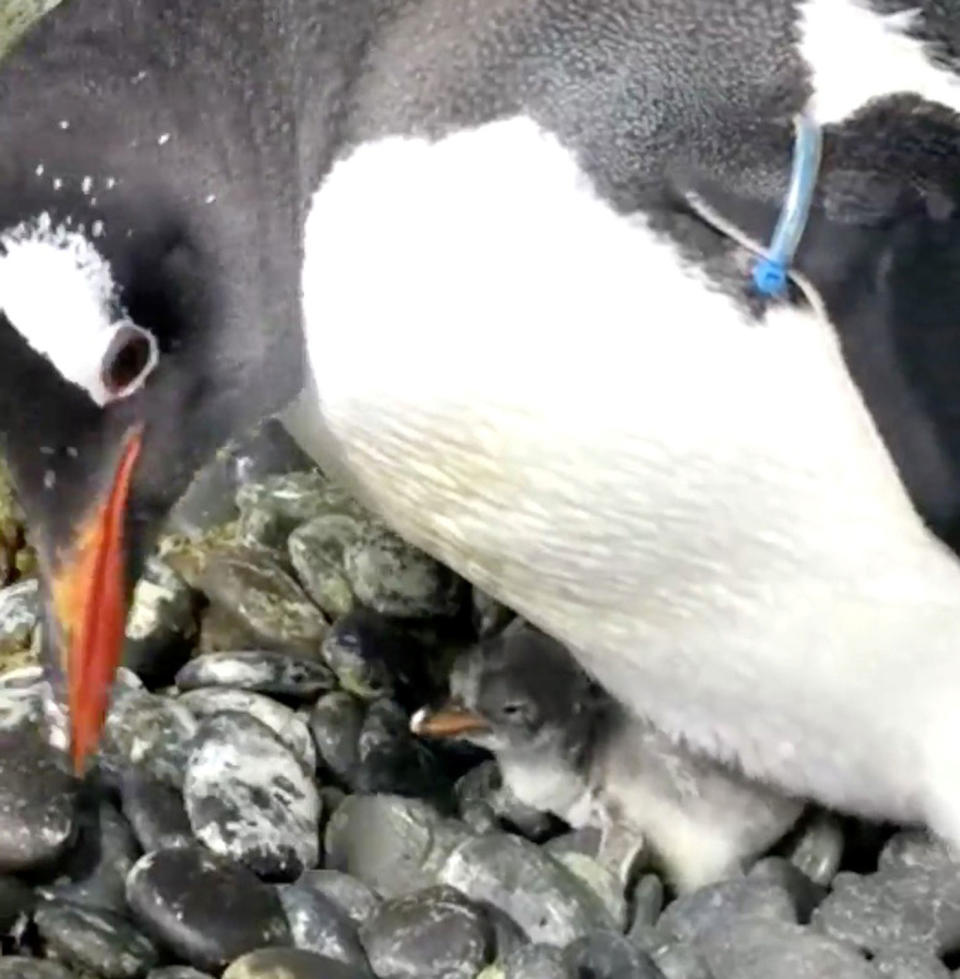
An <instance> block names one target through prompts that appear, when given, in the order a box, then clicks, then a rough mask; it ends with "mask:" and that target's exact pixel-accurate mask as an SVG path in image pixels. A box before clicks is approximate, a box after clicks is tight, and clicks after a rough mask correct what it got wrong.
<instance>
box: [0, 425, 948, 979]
mask: <svg viewBox="0 0 960 979" xmlns="http://www.w3.org/2000/svg"><path fill="white" fill-rule="evenodd" d="M33 566H34V563H33V557H32V554H31V552H30V550H29V548H28V547H27V546H26V542H25V539H24V535H23V530H22V526H21V521H20V518H19V515H18V513H17V511H16V507H15V504H14V503H13V501H12V499H11V498H10V495H9V493H8V491H7V490H5V489H4V488H3V485H2V478H0V583H2V584H3V585H4V587H2V588H0V654H2V655H3V656H4V657H5V662H6V664H7V665H8V666H15V667H16V669H13V670H8V672H6V673H4V674H3V675H0V948H2V952H3V955H2V957H0V979H3V977H7V976H16V977H19V979H70V977H103V979H127V977H144V976H149V977H150V979H201V977H203V976H221V975H222V976H224V977H226V979H277V977H280V979H299V977H315V979H374V977H379V979H827V977H829V979H878V977H893V979H947V977H950V976H951V975H956V976H960V971H958V972H956V973H951V971H950V970H951V968H954V967H956V966H957V965H958V964H960V957H958V956H960V867H958V866H957V865H956V864H955V863H953V862H952V861H951V860H950V858H949V857H948V856H947V854H946V853H944V851H943V850H942V849H941V847H940V846H938V845H937V844H936V843H935V842H933V841H931V840H930V839H928V838H926V837H925V836H924V835H923V834H921V833H919V832H917V831H905V830H896V829H894V828H883V827H873V826H867V825H864V824H861V823H857V822H853V821H850V820H841V819H838V818H836V817H834V816H832V815H830V814H828V813H823V812H819V811H811V812H810V813H809V814H808V815H807V816H806V817H805V819H804V821H803V823H802V825H801V826H800V827H799V828H798V829H797V831H795V832H794V833H793V834H792V836H791V837H790V838H789V839H787V840H785V841H783V842H782V843H781V844H780V846H778V848H777V850H776V852H775V853H774V854H770V855H767V856H766V857H764V858H763V859H761V860H760V861H759V862H757V863H756V864H755V865H754V866H753V867H752V868H750V869H749V871H748V873H747V874H746V875H745V876H743V877H740V878H737V879H733V880H729V881H725V882H722V883H719V884H717V885H714V886H711V887H707V888H704V889H703V890H701V891H699V892H697V893H694V894H691V895H687V896H684V897H682V898H679V899H674V898H672V897H671V895H670V893H669V890H668V889H665V887H664V885H663V883H662V882H661V881H660V880H659V879H658V877H657V876H656V875H655V874H653V873H646V874H644V875H642V876H641V877H640V878H639V879H638V880H637V881H636V882H635V883H634V884H633V885H632V886H631V887H630V888H629V890H628V891H627V892H624V891H623V889H622V888H621V887H619V886H618V885H617V883H616V881H615V879H614V878H613V876H612V875H611V874H609V872H608V871H606V870H605V869H604V868H603V867H602V866H601V865H600V864H599V863H598V862H597V861H596V860H595V855H596V845H597V839H596V836H595V834H592V833H590V832H584V831H581V832H571V831H569V829H568V828H567V827H565V826H563V825H562V824H561V823H559V822H558V821H556V820H555V819H553V818H552V817H550V816H548V815H547V814H544V813H540V812H535V811H531V810H529V809H527V808H525V807H524V806H522V805H520V804H519V803H518V802H517V801H516V800H515V799H513V798H512V797H510V796H509V795H508V793H506V792H505V791H504V789H503V787H502V786H501V783H500V779H499V773H498V771H497V769H496V764H495V762H493V761H491V760H490V759H489V758H487V757H486V756H485V755H484V754H483V753H481V752H479V751H478V750H476V749H467V748H466V747H450V746H449V745H447V746H441V745H437V744H436V743H429V744H427V743H424V742H420V741H418V740H417V739H415V738H414V737H413V736H412V735H410V733H409V730H408V722H409V717H410V714H411V712H412V711H413V710H415V709H416V708H417V707H418V706H421V705H422V704H423V703H424V702H425V701H428V700H431V699H434V698H435V697H436V696H437V695H438V694H440V693H442V690H443V685H444V678H445V675H446V670H447V669H448V665H449V661H450V657H451V655H452V654H453V653H454V652H455V651H456V650H457V649H460V648H463V646H464V645H465V644H467V643H470V642H473V641H475V640H476V638H477V636H478V635H480V634H483V633H486V632H488V631H490V630H493V629H496V628H499V627H501V626H502V625H503V623H504V622H505V621H507V620H508V619H509V617H510V613H509V611H508V610H506V609H504V608H503V607H502V606H498V605H497V604H496V603H494V602H491V601H490V600H489V599H486V598H484V596H481V595H477V594H475V593H473V592H472V591H471V589H470V588H469V586H468V585H467V584H466V583H465V582H463V581H462V580H460V579H459V578H457V577H456V576H455V575H454V574H452V573H451V572H450V571H449V570H448V569H446V568H444V567H441V566H440V565H437V564H436V563H435V562H433V561H431V560H430V559H429V558H427V557H426V556H424V555H423V554H421V553H419V552H417V551H415V550H413V549H411V548H409V547H408V546H406V545H404V544H403V543H402V542H400V541H399V540H398V539H397V538H396V537H394V536H393V535H392V534H390V533H389V531H387V530H386V529H385V528H384V527H383V526H382V525H380V524H379V523H378V522H377V521H376V520H374V519H373V518H372V517H371V516H370V515H369V514H367V513H366V512H365V511H364V510H363V509H362V508H361V507H360V506H359V505H358V504H357V503H355V502H354V501H353V500H351V499H350V498H349V497H347V496H346V495H345V494H344V493H343V492H342V491H340V490H339V489H338V488H337V487H336V486H334V485H332V484H331V483H329V482H327V481H326V480H325V479H324V478H323V477H322V476H321V475H320V474H319V473H318V472H317V471H316V470H313V469H311V468H310V467H309V466H308V464H307V463H306V460H304V459H303V457H302V456H300V454H299V452H298V451H297V450H296V449H295V447H294V446H292V444H291V443H290V442H289V440H288V439H286V437H285V436H284V435H282V434H281V433H280V432H279V431H278V429H276V427H274V426H267V427H265V428H264V429H262V430H260V431H258V432H257V433H255V434H254V435H252V436H251V437H250V438H248V439H247V440H245V442H244V444H243V445H241V446H237V447H234V448H233V449H231V450H228V451H225V452H223V453H221V455H220V457H219V458H218V459H217V460H216V462H215V463H214V464H213V465H212V466H211V467H210V468H209V469H208V470H207V471H206V472H205V473H204V474H203V475H202V477H201V478H200V479H199V480H198V482H197V484H196V485H195V486H194V488H193V490H192V491H191V493H190V494H189V495H188V497H187V498H186V499H185V500H184V501H183V503H182V504H181V505H180V506H179V507H178V508H177V511H176V513H175V515H174V518H173V520H172V523H171V528H170V533H168V534H167V535H166V536H165V538H164V540H163V544H162V546H161V548H160V550H159V552H158V554H157V555H156V556H154V558H152V560H151V562H150V564H149V567H148V569H147V572H146V574H145V576H144V579H143V581H142V582H141V584H140V585H139V587H138V589H137V593H136V596H135V604H134V609H133V613H132V615H131V619H130V623H129V626H128V640H127V648H126V653H125V656H126V663H127V666H126V668H125V669H124V670H123V671H122V672H121V676H120V679H119V683H118V686H117V690H116V693H115V696H114V701H113V705H112V708H111V711H110V715H109V719H108V724H107V731H106V737H105V740H104V744H103V747H102V749H101V751H100V754H99V756H98V760H97V767H96V771H95V775H94V777H93V778H92V779H90V780H89V781H88V782H87V783H86V784H84V785H82V786H81V785H78V784H77V783H76V782H75V781H74V780H73V779H72V778H71V777H70V776H69V775H68V774H66V771H65V767H64V761H63V755H62V753H61V752H60V751H59V750H58V749H57V748H56V747H55V745H54V744H52V743H51V741H55V740H56V739H55V737H53V736H52V735H51V734H50V733H49V732H48V728H47V726H46V725H45V723H44V714H45V708H44V703H45V699H46V698H48V697H49V691H48V688H47V686H46V684H45V683H44V681H43V680H42V678H41V676H40V673H39V668H38V667H36V666H31V665H29V664H30V660H31V657H32V655H33V653H32V650H33V649H35V648H36V645H37V632H38V628H39V627H38V621H37V620H38V611H39V609H38V594H37V588H36V582H35V579H34V578H33V577H32V574H33Z"/></svg>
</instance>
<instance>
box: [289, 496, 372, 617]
mask: <svg viewBox="0 0 960 979" xmlns="http://www.w3.org/2000/svg"><path fill="white" fill-rule="evenodd" d="M363 527H364V522H363V520H362V519H358V517H357V516H356V515H354V514H347V513H326V514H323V515H321V516H318V517H316V518H315V519H313V520H311V521H309V522H308V523H305V524H304V525H303V526H302V527H298V528H297V529H296V530H295V531H294V532H293V533H292V534H291V535H290V538H289V540H288V541H287V551H288V553H289V555H290V563H291V564H292V565H293V567H294V570H295V571H296V573H297V577H298V578H299V580H300V581H301V583H302V584H303V587H304V589H305V590H306V592H307V594H308V595H309V596H310V597H311V598H312V599H313V600H314V601H315V602H316V603H317V605H318V606H319V607H320V608H321V609H323V611H324V612H326V614H327V615H329V616H330V618H332V619H335V618H337V617H338V616H341V615H344V614H345V613H347V612H349V611H350V610H351V609H352V608H353V607H354V605H355V604H356V599H355V597H354V594H353V586H352V585H351V584H350V579H349V578H348V577H347V575H346V573H345V571H344V566H343V563H344V551H345V549H346V547H347V545H348V544H352V543H354V542H355V541H356V540H357V539H358V538H359V537H361V536H362V534H363Z"/></svg>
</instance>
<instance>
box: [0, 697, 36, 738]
mask: <svg viewBox="0 0 960 979" xmlns="http://www.w3.org/2000/svg"><path fill="white" fill-rule="evenodd" d="M44 696H45V689H44V688H43V687H41V685H40V684H35V685H33V686H25V687H7V688H4V689H2V690H0V730H2V731H12V730H16V729H18V728H20V727H26V728H31V727H34V728H42V725H43V723H44V701H43V698H44ZM41 735H42V736H44V738H45V740H46V736H45V735H44V734H43V732H42V731H41Z"/></svg>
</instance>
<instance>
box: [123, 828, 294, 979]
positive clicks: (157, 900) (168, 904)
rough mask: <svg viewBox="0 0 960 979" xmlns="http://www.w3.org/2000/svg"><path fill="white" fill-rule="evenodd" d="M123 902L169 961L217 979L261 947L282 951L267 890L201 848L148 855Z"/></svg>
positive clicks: (283, 933) (275, 899)
mask: <svg viewBox="0 0 960 979" xmlns="http://www.w3.org/2000/svg"><path fill="white" fill-rule="evenodd" d="M127 900H128V901H129V904H130V909H131V911H132V913H133V914H134V916H135V917H136V919H137V921H138V922H139V923H140V925H141V927H142V928H144V930H145V931H146V932H147V933H148V934H150V935H152V936H153V937H154V938H155V939H156V940H157V941H158V942H159V943H160V944H161V945H163V946H165V947H166V948H168V949H170V950H171V951H172V952H173V953H174V954H175V955H176V957H177V958H180V959H181V960H183V959H185V960H186V961H187V962H189V963H190V964H191V965H194V966H196V967H197V968H199V969H205V970H207V971H210V972H215V973H218V974H219V971H220V970H221V969H223V968H224V967H225V966H226V965H227V964H228V963H229V962H231V961H233V959H235V958H237V957H238V956H240V955H243V954H244V953H246V952H249V951H252V950H254V949H256V948H261V947H263V946H266V945H289V944H290V941H291V936H290V928H289V925H288V924H287V919H286V916H285V914H284V912H283V906H282V905H281V903H280V898H279V896H278V895H277V893H276V891H275V889H274V888H272V887H270V886H269V885H267V884H263V883H261V882H260V881H259V880H258V879H257V878H256V877H255V876H254V874H253V873H251V871H249V870H248V869H247V868H246V867H244V866H242V865H241V864H239V863H237V862H236V861H233V860H228V859H226V858H224V857H220V856H217V854H215V853H211V852H209V851H208V850H205V849H203V848H201V847H197V846H193V847H177V848H174V849H170V850H159V851H157V852H156V853H149V854H147V855H146V856H144V857H141V859H140V860H139V861H138V862H137V863H136V864H135V865H134V867H133V870H131V872H130V875H129V877H128V878H127Z"/></svg>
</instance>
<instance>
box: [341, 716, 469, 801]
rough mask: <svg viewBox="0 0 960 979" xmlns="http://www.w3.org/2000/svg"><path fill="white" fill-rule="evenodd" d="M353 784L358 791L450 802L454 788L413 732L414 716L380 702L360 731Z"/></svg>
mask: <svg viewBox="0 0 960 979" xmlns="http://www.w3.org/2000/svg"><path fill="white" fill-rule="evenodd" d="M357 744H358V752H359V753H358V759H357V766H356V768H355V770H354V773H353V785H354V787H355V790H356V791H357V792H361V793H374V792H386V793H393V794H395V795H406V796H414V797H420V798H427V799H429V798H432V797H438V798H442V799H446V798H447V797H449V796H450V794H451V793H452V790H453V786H452V785H451V783H450V781H449V780H448V779H447V777H446V776H445V774H444V772H443V769H442V768H441V765H440V762H439V760H438V759H437V757H436V756H435V755H434V754H433V752H432V751H431V750H430V748H429V747H427V745H425V744H424V743H422V742H421V741H420V740H419V739H418V738H415V737H414V736H413V735H412V734H411V733H410V717H409V715H408V714H407V713H406V712H405V711H404V710H403V708H402V707H400V706H399V704H395V703H393V702H392V701H390V700H377V701H375V702H374V703H372V704H371V705H370V708H369V710H368V711H367V715H366V717H365V718H364V722H363V727H362V728H361V729H360V737H359V739H358V742H357Z"/></svg>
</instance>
